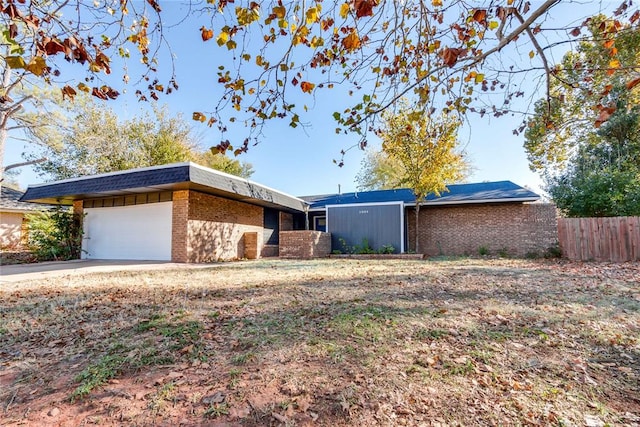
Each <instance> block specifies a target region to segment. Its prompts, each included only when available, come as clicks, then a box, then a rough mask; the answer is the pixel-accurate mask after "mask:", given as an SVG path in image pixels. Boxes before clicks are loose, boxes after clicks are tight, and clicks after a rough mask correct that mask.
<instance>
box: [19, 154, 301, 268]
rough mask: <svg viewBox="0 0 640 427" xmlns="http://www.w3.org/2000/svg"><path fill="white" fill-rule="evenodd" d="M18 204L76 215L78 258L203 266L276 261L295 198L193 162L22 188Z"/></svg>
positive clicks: (294, 210)
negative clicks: (52, 206) (60, 207)
mask: <svg viewBox="0 0 640 427" xmlns="http://www.w3.org/2000/svg"><path fill="white" fill-rule="evenodd" d="M22 200H28V201H33V202H39V203H56V204H65V205H73V208H74V211H75V212H76V213H78V214H83V215H84V218H83V228H84V237H83V244H82V249H83V255H82V256H83V257H84V258H93V259H133V260H163V261H169V260H170V261H174V262H206V261H213V260H219V259H236V258H257V257H260V256H277V255H278V241H279V232H280V231H281V230H291V229H293V227H294V224H293V214H294V213H301V212H304V209H305V206H306V204H305V202H304V201H303V200H302V199H299V198H297V197H293V196H289V195H287V194H284V193H281V192H279V191H276V190H273V189H270V188H267V187H265V186H262V185H259V184H256V183H253V182H251V181H248V180H246V179H243V178H239V177H237V176H233V175H229V174H226V173H223V172H219V171H215V170H212V169H209V168H205V167H202V166H199V165H196V164H194V163H176V164H169V165H163V166H155V167H148V168H140V169H131V170H125V171H120V172H112V173H106V174H100V175H93V176H84V177H80V178H72V179H66V180H62V181H55V182H50V183H46V184H40V185H33V186H29V188H28V189H27V191H26V193H25V195H24V196H23V198H22Z"/></svg>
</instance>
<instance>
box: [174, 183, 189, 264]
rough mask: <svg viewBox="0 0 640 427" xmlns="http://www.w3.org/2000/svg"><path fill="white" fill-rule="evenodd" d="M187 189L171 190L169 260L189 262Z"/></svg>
mask: <svg viewBox="0 0 640 427" xmlns="http://www.w3.org/2000/svg"><path fill="white" fill-rule="evenodd" d="M188 243H189V190H180V191H174V192H173V214H172V217H171V261H173V262H189V250H188Z"/></svg>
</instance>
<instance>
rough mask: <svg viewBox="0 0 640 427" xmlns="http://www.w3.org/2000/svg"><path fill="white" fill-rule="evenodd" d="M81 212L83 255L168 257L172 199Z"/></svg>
mask: <svg viewBox="0 0 640 427" xmlns="http://www.w3.org/2000/svg"><path fill="white" fill-rule="evenodd" d="M84 212H85V217H84V221H83V222H84V226H83V228H84V237H83V241H82V258H85V259H130V260H153V261H170V260H171V222H172V221H171V218H172V202H162V203H149V204H143V205H132V206H119V207H107V208H85V209H84Z"/></svg>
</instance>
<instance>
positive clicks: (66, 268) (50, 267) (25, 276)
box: [0, 259, 220, 284]
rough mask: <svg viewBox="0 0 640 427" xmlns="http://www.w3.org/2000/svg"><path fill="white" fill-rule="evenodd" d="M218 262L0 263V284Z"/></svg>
mask: <svg viewBox="0 0 640 427" xmlns="http://www.w3.org/2000/svg"><path fill="white" fill-rule="evenodd" d="M216 265H220V264H181V263H174V262H165V261H124V260H95V259H83V260H73V261H53V262H40V263H35V264H14V265H2V266H0V284H2V283H14V282H22V281H24V280H40V279H48V278H53V277H63V276H68V275H74V274H77V275H80V274H87V273H108V272H113V271H135V270H169V269H171V270H173V269H177V268H178V269H179V268H183V269H197V268H211V267H214V266H216Z"/></svg>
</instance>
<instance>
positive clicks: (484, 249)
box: [478, 246, 489, 256]
mask: <svg viewBox="0 0 640 427" xmlns="http://www.w3.org/2000/svg"><path fill="white" fill-rule="evenodd" d="M478 253H479V254H480V255H482V256H484V255H489V248H487V247H486V246H480V247H479V248H478Z"/></svg>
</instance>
